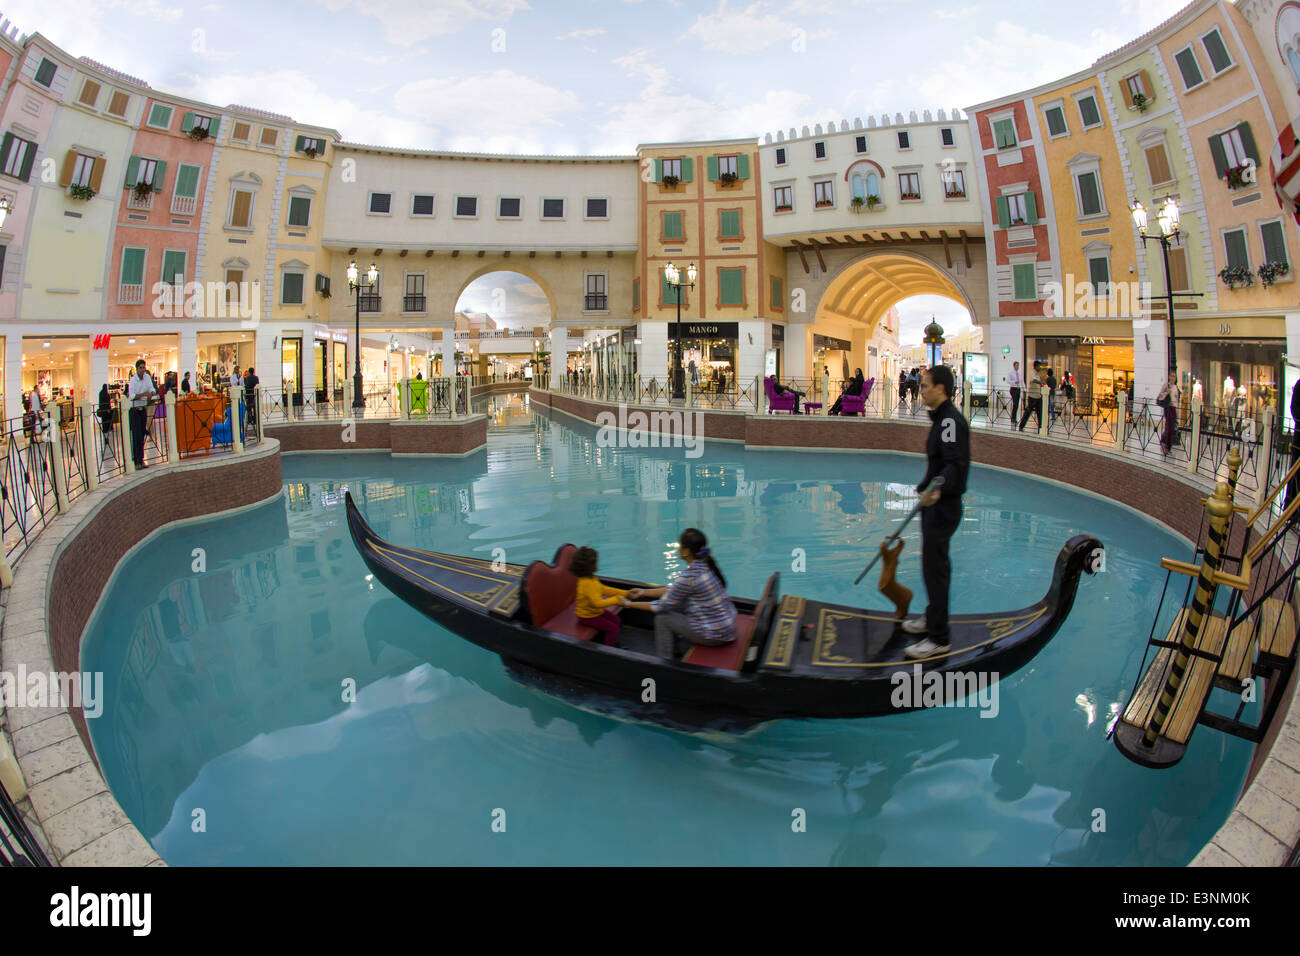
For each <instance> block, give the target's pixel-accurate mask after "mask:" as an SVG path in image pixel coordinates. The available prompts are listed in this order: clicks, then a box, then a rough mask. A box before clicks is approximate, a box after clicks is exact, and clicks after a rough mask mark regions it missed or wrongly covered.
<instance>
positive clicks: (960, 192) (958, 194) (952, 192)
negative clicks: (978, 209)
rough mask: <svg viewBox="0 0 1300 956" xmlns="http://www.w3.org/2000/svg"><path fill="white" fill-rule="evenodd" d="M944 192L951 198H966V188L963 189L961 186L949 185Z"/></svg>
mask: <svg viewBox="0 0 1300 956" xmlns="http://www.w3.org/2000/svg"><path fill="white" fill-rule="evenodd" d="M943 194H944V195H945V196H946V197H948V198H949V199H965V198H966V190H964V189H962V188H961V187H960V186H948V187H947V188H945V189H944V192H943Z"/></svg>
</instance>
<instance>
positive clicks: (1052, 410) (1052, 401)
mask: <svg viewBox="0 0 1300 956" xmlns="http://www.w3.org/2000/svg"><path fill="white" fill-rule="evenodd" d="M1046 384H1047V413H1048V415H1049V416H1050V418H1051V420H1052V421H1056V371H1055V370H1054V369H1053V368H1052V367H1051V366H1050V365H1049V366H1048V368H1047V383H1046Z"/></svg>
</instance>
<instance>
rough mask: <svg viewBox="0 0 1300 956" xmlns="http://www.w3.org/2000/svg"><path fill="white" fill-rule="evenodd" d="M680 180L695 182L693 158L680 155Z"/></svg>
mask: <svg viewBox="0 0 1300 956" xmlns="http://www.w3.org/2000/svg"><path fill="white" fill-rule="evenodd" d="M682 182H684V183H693V182H695V160H693V159H691V157H689V156H683V157H682Z"/></svg>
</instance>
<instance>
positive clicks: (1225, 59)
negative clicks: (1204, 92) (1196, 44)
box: [1201, 30, 1232, 73]
mask: <svg viewBox="0 0 1300 956" xmlns="http://www.w3.org/2000/svg"><path fill="white" fill-rule="evenodd" d="M1201 42H1202V43H1203V44H1205V52H1206V53H1208V54H1209V55H1210V66H1211V67H1212V68H1213V69H1214V72H1215V73H1222V72H1223V71H1224V70H1226V69H1227V68H1228V67H1230V66H1232V57H1230V56H1228V48H1227V47H1226V46H1224V45H1223V37H1221V36H1219V31H1218V30H1214V31H1211V32H1210V33H1209V34H1207V35H1206V36H1205V37H1204V38H1202V40H1201Z"/></svg>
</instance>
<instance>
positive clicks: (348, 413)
mask: <svg viewBox="0 0 1300 956" xmlns="http://www.w3.org/2000/svg"><path fill="white" fill-rule="evenodd" d="M259 388H260V386H259ZM355 414H356V412H355V411H353V409H352V376H350V375H349V376H348V377H347V378H346V379H344V381H343V417H344V418H351V417H352V416H353V415H355Z"/></svg>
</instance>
